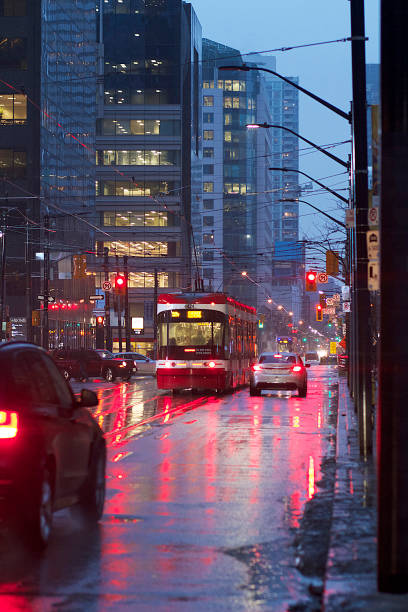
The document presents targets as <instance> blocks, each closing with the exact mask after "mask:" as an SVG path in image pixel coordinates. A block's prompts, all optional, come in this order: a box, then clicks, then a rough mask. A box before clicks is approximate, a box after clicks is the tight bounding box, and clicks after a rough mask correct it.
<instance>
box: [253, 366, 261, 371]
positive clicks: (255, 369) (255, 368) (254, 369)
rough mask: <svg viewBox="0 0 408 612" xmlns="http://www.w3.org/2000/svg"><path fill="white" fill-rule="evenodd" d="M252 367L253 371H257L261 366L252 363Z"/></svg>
mask: <svg viewBox="0 0 408 612" xmlns="http://www.w3.org/2000/svg"><path fill="white" fill-rule="evenodd" d="M252 369H253V371H254V372H258V370H260V369H261V366H260V365H253V366H252Z"/></svg>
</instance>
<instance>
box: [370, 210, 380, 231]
mask: <svg viewBox="0 0 408 612" xmlns="http://www.w3.org/2000/svg"><path fill="white" fill-rule="evenodd" d="M378 215H379V210H378V207H377V206H373V207H372V208H369V209H368V225H369V227H373V226H376V225H378Z"/></svg>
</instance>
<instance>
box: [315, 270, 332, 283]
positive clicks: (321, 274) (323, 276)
mask: <svg viewBox="0 0 408 612" xmlns="http://www.w3.org/2000/svg"><path fill="white" fill-rule="evenodd" d="M328 280H329V277H328V276H327V274H326V272H319V274H318V275H317V282H318V283H320V284H324V283H327V282H328Z"/></svg>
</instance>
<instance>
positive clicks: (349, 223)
mask: <svg viewBox="0 0 408 612" xmlns="http://www.w3.org/2000/svg"><path fill="white" fill-rule="evenodd" d="M355 219H356V217H355V213H354V208H346V227H347V228H348V229H352V228H353V227H354V226H355V224H356V223H355Z"/></svg>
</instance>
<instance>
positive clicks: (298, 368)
mask: <svg viewBox="0 0 408 612" xmlns="http://www.w3.org/2000/svg"><path fill="white" fill-rule="evenodd" d="M301 371H302V366H299V365H297V366H293V368H292V372H301Z"/></svg>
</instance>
